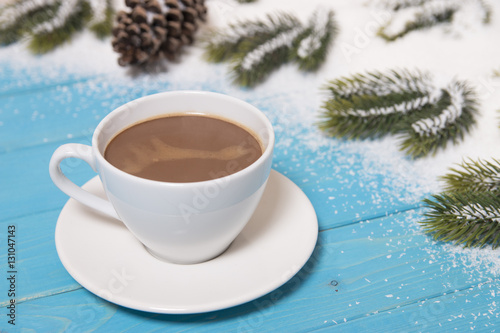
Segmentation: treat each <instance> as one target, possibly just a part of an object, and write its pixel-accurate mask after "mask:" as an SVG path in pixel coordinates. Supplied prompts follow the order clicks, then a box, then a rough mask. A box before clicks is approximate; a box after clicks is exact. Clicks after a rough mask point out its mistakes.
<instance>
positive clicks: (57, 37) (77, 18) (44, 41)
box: [28, 1, 92, 54]
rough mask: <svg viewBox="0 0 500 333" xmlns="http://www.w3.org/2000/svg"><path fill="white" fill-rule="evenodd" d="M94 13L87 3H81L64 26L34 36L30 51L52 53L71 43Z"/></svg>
mask: <svg viewBox="0 0 500 333" xmlns="http://www.w3.org/2000/svg"><path fill="white" fill-rule="evenodd" d="M91 16H92V11H91V8H90V5H89V4H88V3H87V2H85V1H84V2H81V3H80V5H79V8H77V9H76V10H75V12H74V13H72V15H70V16H69V17H68V19H67V20H66V22H65V23H64V25H63V26H61V27H59V28H55V29H53V30H52V31H50V32H46V33H39V34H34V35H33V36H32V38H31V41H30V43H29V46H28V47H29V49H30V50H31V51H32V52H34V53H37V54H41V53H47V52H49V51H52V50H53V49H54V48H56V47H57V46H59V45H61V44H63V43H65V42H67V41H69V40H70V39H71V37H72V36H73V35H74V33H75V32H77V31H80V30H82V29H83V27H84V26H85V24H86V22H87V21H88V20H89V19H90V18H91Z"/></svg>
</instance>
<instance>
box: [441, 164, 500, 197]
mask: <svg viewBox="0 0 500 333" xmlns="http://www.w3.org/2000/svg"><path fill="white" fill-rule="evenodd" d="M459 167H460V169H456V168H451V169H450V173H448V174H446V175H445V176H443V177H441V179H442V180H443V181H445V183H446V186H445V191H449V192H452V191H453V192H467V191H472V192H498V191H500V161H499V160H496V159H493V161H492V162H490V161H484V160H480V159H479V160H477V161H474V160H472V159H469V160H468V161H463V162H462V164H460V165H459Z"/></svg>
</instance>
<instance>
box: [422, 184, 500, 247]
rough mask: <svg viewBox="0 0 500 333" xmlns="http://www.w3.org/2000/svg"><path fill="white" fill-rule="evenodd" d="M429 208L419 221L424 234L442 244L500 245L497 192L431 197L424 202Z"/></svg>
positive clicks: (499, 200)
mask: <svg viewBox="0 0 500 333" xmlns="http://www.w3.org/2000/svg"><path fill="white" fill-rule="evenodd" d="M424 204H425V205H426V206H427V207H428V208H429V209H430V211H429V212H426V213H425V214H424V216H425V217H426V219H425V220H424V221H422V222H420V223H421V224H422V225H423V227H424V230H425V231H426V232H427V233H432V234H433V236H434V238H435V239H437V240H442V241H452V242H455V243H457V244H463V245H464V246H465V247H471V246H478V247H482V246H484V245H486V244H491V245H492V247H493V248H496V247H498V246H499V245H500V199H499V196H498V193H496V194H495V193H492V192H467V193H450V194H446V193H443V194H440V195H436V196H434V200H429V199H425V200H424Z"/></svg>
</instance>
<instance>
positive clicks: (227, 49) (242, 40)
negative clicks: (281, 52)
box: [202, 13, 300, 62]
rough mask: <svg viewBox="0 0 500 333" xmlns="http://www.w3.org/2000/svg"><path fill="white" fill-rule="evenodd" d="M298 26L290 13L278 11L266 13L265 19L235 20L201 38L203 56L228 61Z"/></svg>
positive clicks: (212, 59) (214, 60) (216, 60)
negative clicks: (203, 49) (203, 48)
mask: <svg viewBox="0 0 500 333" xmlns="http://www.w3.org/2000/svg"><path fill="white" fill-rule="evenodd" d="M296 26H300V22H299V21H298V20H297V18H295V17H294V16H292V15H289V14H287V13H278V14H275V15H267V17H266V19H265V20H255V21H244V22H237V23H235V24H232V25H230V26H229V27H228V28H227V29H226V30H212V31H211V32H209V33H208V34H207V35H206V36H204V37H203V38H202V39H203V40H204V43H205V58H206V59H207V60H208V61H211V62H222V61H228V60H230V59H231V58H233V57H235V56H238V55H239V56H240V57H241V55H242V54H245V53H246V52H248V50H249V49H251V48H252V47H253V46H254V45H255V44H257V45H258V44H261V43H264V42H265V41H268V40H270V39H271V38H273V37H275V36H276V35H278V34H280V33H282V32H284V31H287V30H290V29H293V28H294V27H296Z"/></svg>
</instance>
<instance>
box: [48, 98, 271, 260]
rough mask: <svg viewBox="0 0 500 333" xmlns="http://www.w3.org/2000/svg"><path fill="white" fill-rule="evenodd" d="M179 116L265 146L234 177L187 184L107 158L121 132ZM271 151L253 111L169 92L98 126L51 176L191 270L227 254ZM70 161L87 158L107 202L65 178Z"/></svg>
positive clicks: (261, 184) (67, 150) (63, 154)
mask: <svg viewBox="0 0 500 333" xmlns="http://www.w3.org/2000/svg"><path fill="white" fill-rule="evenodd" d="M179 112H190V113H192V112H196V113H200V114H206V115H214V116H217V117H222V118H225V119H227V120H229V121H232V122H235V123H238V124H240V125H242V127H244V128H247V129H250V130H251V131H252V132H253V133H255V134H257V136H258V139H259V140H260V142H261V143H262V145H263V147H264V149H263V154H262V156H261V157H260V158H259V159H258V160H257V161H255V162H254V163H253V164H251V165H250V166H248V167H247V168H245V169H243V170H241V171H238V172H236V173H233V174H230V175H227V176H223V177H221V178H217V179H213V180H208V181H201V182H190V183H169V182H160V181H154V180H149V179H144V178H140V177H137V176H133V175H131V174H128V173H126V172H124V171H121V170H120V169H118V168H116V167H114V166H113V165H111V164H110V163H109V162H108V161H106V160H105V159H104V150H105V148H106V146H107V144H108V143H109V141H110V140H111V139H112V138H113V137H114V136H115V135H116V134H118V133H119V132H121V131H122V130H123V129H125V128H127V127H129V126H131V125H132V124H135V123H138V122H141V121H143V120H146V119H148V118H152V117H157V116H158V115H168V114H171V113H176V114H178V113H179ZM273 148H274V131H273V128H272V125H271V123H270V122H269V120H268V119H267V118H266V116H265V115H264V114H263V113H262V112H261V111H259V110H258V109H257V108H255V107H254V106H252V105H250V104H248V103H246V102H243V101H241V100H239V99H236V98H234V97H230V96H227V95H223V94H218V93H212V92H203V91H177V92H165V93H159V94H155V95H151V96H146V97H142V98H139V99H137V100H134V101H132V102H129V103H127V104H125V105H122V106H120V107H119V108H117V109H116V110H114V111H112V112H111V113H110V114H108V115H107V116H106V117H105V118H104V119H103V120H102V121H101V122H100V123H99V125H98V126H97V128H96V130H95V132H94V135H93V137H92V146H91V147H90V146H87V145H82V144H75V143H70V144H65V145H62V146H60V147H59V148H58V149H57V150H56V151H55V152H54V154H53V155H52V158H51V160H50V165H49V171H50V176H51V178H52V180H53V182H54V184H55V185H56V186H58V187H59V189H61V190H62V191H63V192H64V193H66V194H68V195H69V196H71V197H72V198H74V199H76V200H77V201H79V202H81V203H82V204H85V205H87V206H89V207H91V208H93V209H95V210H97V211H99V212H101V213H103V214H105V215H108V216H111V217H113V218H117V219H119V220H121V221H122V222H123V223H124V224H125V225H126V226H127V228H128V229H129V230H130V231H131V232H132V234H134V235H135V236H136V238H137V239H138V240H139V241H140V242H141V243H142V244H144V246H145V247H146V248H147V250H148V251H149V252H150V253H151V254H153V255H154V256H155V257H157V258H160V259H163V260H165V261H168V262H174V263H181V264H193V263H200V262H203V261H206V260H209V259H212V258H214V257H216V256H218V255H219V254H221V253H222V252H224V250H225V249H226V248H227V247H228V246H229V245H230V244H231V242H232V241H233V240H234V239H235V238H236V237H237V236H238V234H239V233H240V231H241V230H242V229H243V227H244V226H245V225H246V223H247V222H248V221H249V219H250V217H251V216H252V214H253V212H254V211H255V208H256V207H257V204H258V203H259V201H260V198H261V196H262V193H263V192H264V188H265V186H266V183H267V179H268V177H269V173H270V171H271V164H272V155H273ZM69 157H76V158H79V159H82V160H84V161H85V162H87V163H88V164H89V165H90V166H91V167H92V168H93V169H94V171H96V172H97V173H98V175H99V177H100V179H101V181H102V184H103V187H104V190H105V193H106V195H107V198H108V200H109V201H106V200H103V199H101V198H98V197H97V196H95V195H93V194H91V193H89V192H86V191H85V190H83V189H82V188H80V187H78V186H77V185H75V184H74V183H73V182H71V181H70V180H69V179H68V178H66V176H65V175H64V174H63V173H62V171H61V167H60V163H61V162H62V161H63V160H64V159H66V158H69ZM109 241H110V242H112V241H113V240H112V239H110V240H109Z"/></svg>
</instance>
